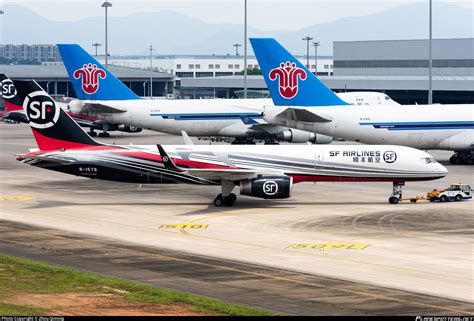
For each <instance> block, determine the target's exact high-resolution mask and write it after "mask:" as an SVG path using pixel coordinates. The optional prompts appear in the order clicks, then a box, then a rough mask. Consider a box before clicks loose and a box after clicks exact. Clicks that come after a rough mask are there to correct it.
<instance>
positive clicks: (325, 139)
mask: <svg viewBox="0 0 474 321" xmlns="http://www.w3.org/2000/svg"><path fill="white" fill-rule="evenodd" d="M333 140H334V137H331V136H326V135H321V134H314V139H313V141H312V143H313V144H331V143H332V141H333Z"/></svg>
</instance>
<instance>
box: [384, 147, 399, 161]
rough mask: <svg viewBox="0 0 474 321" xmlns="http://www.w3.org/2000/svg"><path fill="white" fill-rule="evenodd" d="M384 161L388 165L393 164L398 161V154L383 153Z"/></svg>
mask: <svg viewBox="0 0 474 321" xmlns="http://www.w3.org/2000/svg"><path fill="white" fill-rule="evenodd" d="M383 160H384V161H385V162H386V163H393V162H395V161H396V160H397V154H396V153H395V152H392V151H391V150H389V151H386V152H385V153H383Z"/></svg>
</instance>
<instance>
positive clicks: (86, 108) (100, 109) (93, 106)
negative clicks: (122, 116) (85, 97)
mask: <svg viewBox="0 0 474 321" xmlns="http://www.w3.org/2000/svg"><path fill="white" fill-rule="evenodd" d="M77 103H80V102H77ZM126 111H127V110H125V109H121V108H118V107H115V106H109V105H107V104H104V103H96V102H94V103H90V102H85V103H83V105H82V108H81V113H87V112H95V113H104V114H111V113H112V114H115V113H125V112H126Z"/></svg>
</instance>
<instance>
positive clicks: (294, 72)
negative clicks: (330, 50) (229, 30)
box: [250, 38, 348, 106]
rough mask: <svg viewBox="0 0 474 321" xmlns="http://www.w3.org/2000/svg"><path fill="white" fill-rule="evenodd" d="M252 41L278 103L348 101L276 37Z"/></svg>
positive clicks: (315, 104)
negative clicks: (332, 89)
mask: <svg viewBox="0 0 474 321" xmlns="http://www.w3.org/2000/svg"><path fill="white" fill-rule="evenodd" d="M250 43H251V44H252V48H253V51H254V52H255V56H256V57H257V60H258V63H259V65H260V70H261V71H262V74H263V78H265V82H266V84H267V87H268V90H269V91H270V94H271V96H272V100H273V103H274V104H275V105H277V106H336V105H348V104H347V103H346V102H344V101H343V100H341V99H340V98H339V97H338V96H337V95H336V94H335V93H333V92H332V91H331V89H329V88H328V87H326V85H324V84H323V83H322V82H321V81H320V80H319V79H318V78H317V77H316V76H315V75H313V73H311V71H309V70H308V69H307V68H306V67H305V66H304V65H303V64H302V63H301V62H299V60H298V59H296V58H295V57H293V56H292V55H291V54H290V53H289V52H288V51H287V50H286V49H285V48H283V47H282V45H280V44H279V43H278V42H277V41H276V40H275V39H273V38H251V39H250Z"/></svg>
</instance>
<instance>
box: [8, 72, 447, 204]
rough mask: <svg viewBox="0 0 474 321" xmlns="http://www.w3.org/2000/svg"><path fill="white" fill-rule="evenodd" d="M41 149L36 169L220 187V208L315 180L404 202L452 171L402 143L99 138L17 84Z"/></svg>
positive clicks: (281, 194) (33, 86)
mask: <svg viewBox="0 0 474 321" xmlns="http://www.w3.org/2000/svg"><path fill="white" fill-rule="evenodd" d="M14 83H15V86H16V88H17V91H18V95H19V97H20V98H21V100H22V106H23V108H24V110H25V112H26V115H27V117H28V120H29V124H30V126H31V129H32V131H33V135H34V137H35V139H36V142H37V144H38V147H39V150H36V151H30V152H27V153H25V154H23V155H19V156H18V157H17V159H18V160H20V161H22V162H24V163H26V164H30V165H33V166H37V167H41V168H45V169H49V170H54V171H59V172H63V173H67V174H72V175H77V176H82V177H88V178H94V179H104V180H112V181H119V182H136V183H150V184H166V183H183V184H201V185H220V186H221V189H222V192H221V194H219V195H218V196H217V197H216V199H215V200H214V204H215V205H216V206H221V205H226V206H232V205H233V204H234V202H235V200H236V198H237V197H236V196H235V194H233V193H232V190H233V189H234V187H235V186H240V194H242V195H248V196H252V197H258V198H265V199H283V198H288V197H290V195H291V190H292V187H293V184H295V183H299V182H308V181H334V182H341V181H354V182H393V193H392V195H391V196H390V199H389V201H390V203H398V200H399V198H400V197H401V193H402V187H403V185H404V183H405V182H406V181H423V180H434V179H438V178H442V177H444V176H446V174H447V170H446V168H445V167H444V166H442V165H441V164H439V163H437V162H436V161H435V160H434V159H433V158H432V157H431V156H430V155H429V154H427V153H425V152H422V151H419V150H416V149H412V148H408V147H401V146H386V145H381V146H376V145H373V146H362V145H345V146H344V145H338V146H321V145H304V146H301V145H299V146H296V145H279V146H270V145H260V146H239V145H201V146H197V145H182V146H161V145H154V146H116V145H105V144H101V143H98V142H97V141H95V140H93V139H92V138H91V137H90V136H89V135H87V134H86V132H84V131H83V130H82V129H81V127H80V126H79V125H77V124H76V123H75V122H74V121H73V120H72V119H71V118H70V117H69V116H68V115H67V114H66V113H65V112H64V111H63V110H62V109H61V108H58V107H57V105H56V104H55V102H54V100H52V99H51V97H49V96H48V94H46V93H45V92H44V91H43V90H42V89H41V87H39V85H38V84H37V83H36V82H34V81H29V82H28V81H15V82H14Z"/></svg>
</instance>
